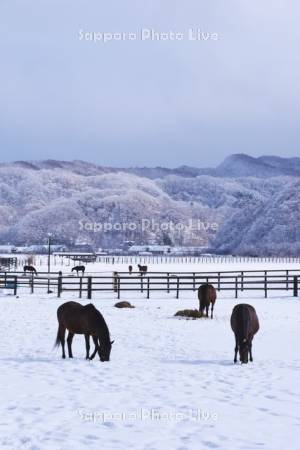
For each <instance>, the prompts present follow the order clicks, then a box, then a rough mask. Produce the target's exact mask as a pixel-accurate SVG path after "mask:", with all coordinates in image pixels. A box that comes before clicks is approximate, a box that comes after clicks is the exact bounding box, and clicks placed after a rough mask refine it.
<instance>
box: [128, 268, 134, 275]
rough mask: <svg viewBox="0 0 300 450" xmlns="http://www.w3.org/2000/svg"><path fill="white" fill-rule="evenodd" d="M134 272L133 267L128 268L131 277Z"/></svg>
mask: <svg viewBox="0 0 300 450" xmlns="http://www.w3.org/2000/svg"><path fill="white" fill-rule="evenodd" d="M132 270H133V267H132V266H128V272H129V274H130V275H131V274H132Z"/></svg>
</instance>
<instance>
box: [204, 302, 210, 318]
mask: <svg viewBox="0 0 300 450" xmlns="http://www.w3.org/2000/svg"><path fill="white" fill-rule="evenodd" d="M205 309H206V317H208V310H209V305H208V306H206V307H205Z"/></svg>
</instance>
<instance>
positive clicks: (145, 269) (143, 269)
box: [138, 264, 148, 276]
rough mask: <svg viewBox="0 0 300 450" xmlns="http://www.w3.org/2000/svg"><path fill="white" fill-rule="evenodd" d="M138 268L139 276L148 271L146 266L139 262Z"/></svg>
mask: <svg viewBox="0 0 300 450" xmlns="http://www.w3.org/2000/svg"><path fill="white" fill-rule="evenodd" d="M138 268H139V271H140V274H141V276H143V275H146V273H147V272H148V266H141V265H140V264H138Z"/></svg>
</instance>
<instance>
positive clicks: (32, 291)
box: [31, 272, 34, 294]
mask: <svg viewBox="0 0 300 450" xmlns="http://www.w3.org/2000/svg"><path fill="white" fill-rule="evenodd" d="M31 293H32V294H33V293H34V276H33V272H32V274H31Z"/></svg>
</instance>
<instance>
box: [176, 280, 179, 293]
mask: <svg viewBox="0 0 300 450" xmlns="http://www.w3.org/2000/svg"><path fill="white" fill-rule="evenodd" d="M176 298H179V277H177V287H176Z"/></svg>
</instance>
